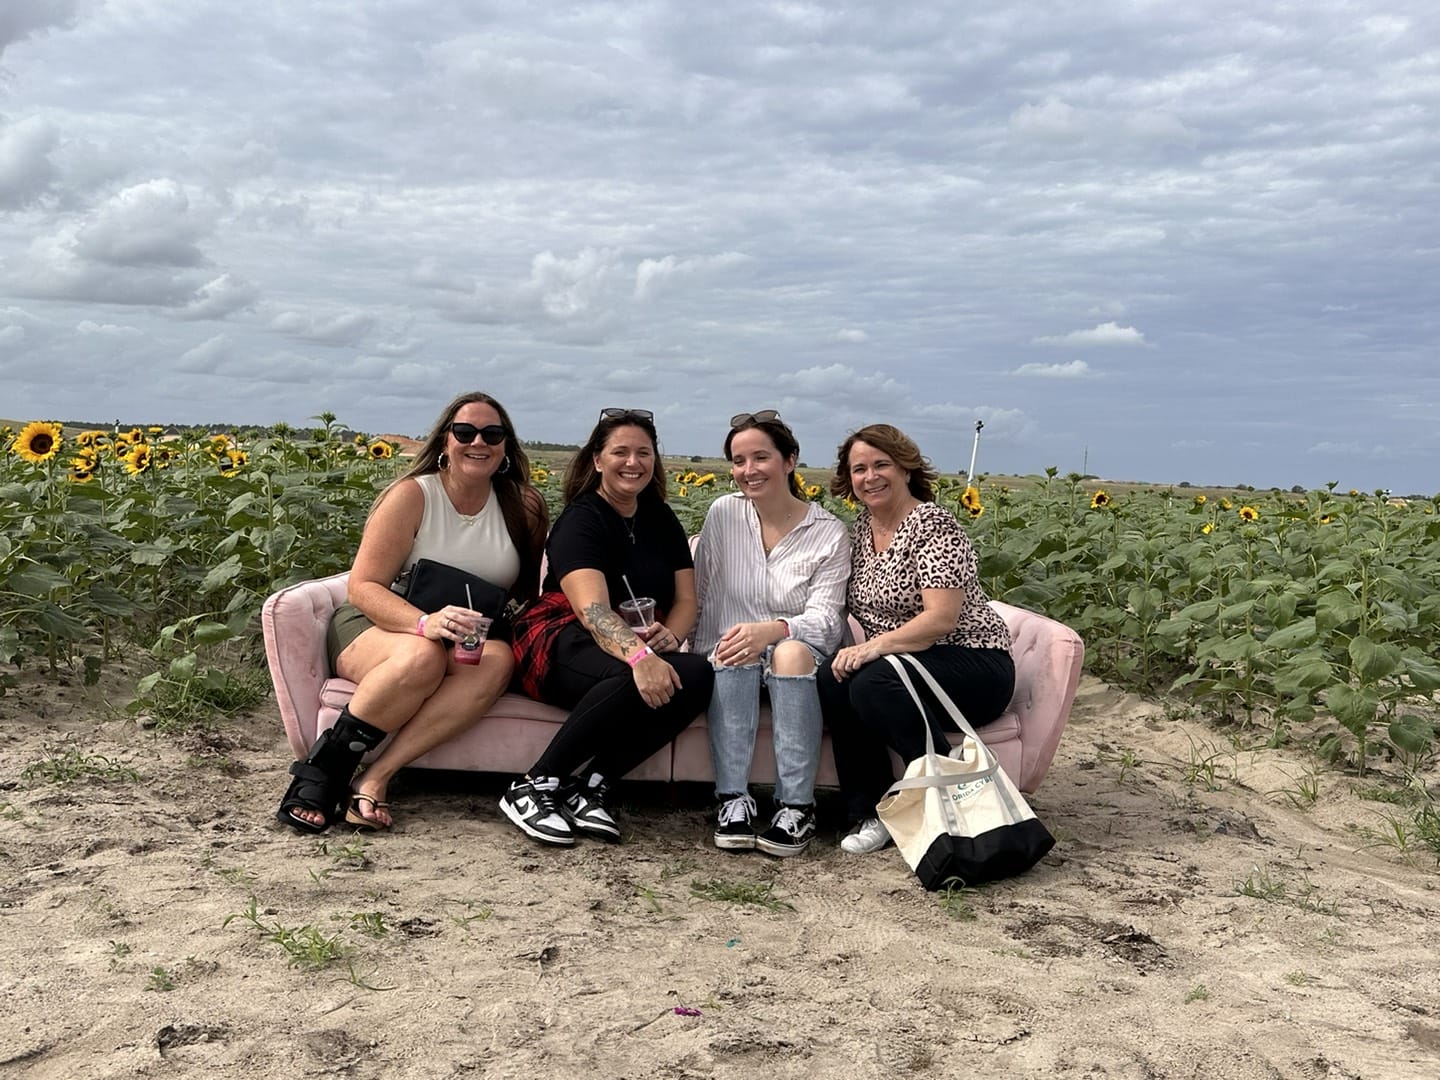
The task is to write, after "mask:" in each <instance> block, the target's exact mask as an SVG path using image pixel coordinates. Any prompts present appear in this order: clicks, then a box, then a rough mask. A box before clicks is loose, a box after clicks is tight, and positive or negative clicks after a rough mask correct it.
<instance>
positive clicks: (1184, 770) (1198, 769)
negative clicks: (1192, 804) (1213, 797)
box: [1180, 738, 1225, 791]
mask: <svg viewBox="0 0 1440 1080" xmlns="http://www.w3.org/2000/svg"><path fill="white" fill-rule="evenodd" d="M1224 757H1225V751H1224V750H1217V749H1216V748H1215V744H1214V743H1209V742H1202V743H1197V742H1196V741H1195V740H1194V739H1193V738H1192V739H1191V740H1190V761H1189V763H1188V764H1186V765H1182V766H1181V768H1180V775H1181V776H1182V777H1183V778H1184V780H1185V783H1187V784H1190V785H1192V786H1194V785H1195V784H1199V785H1200V786H1202V787H1203V788H1204V789H1205V790H1206V791H1219V790H1220V789H1221V787H1222V786H1223V785H1222V784H1221V777H1220V761H1221V759H1222V758H1224Z"/></svg>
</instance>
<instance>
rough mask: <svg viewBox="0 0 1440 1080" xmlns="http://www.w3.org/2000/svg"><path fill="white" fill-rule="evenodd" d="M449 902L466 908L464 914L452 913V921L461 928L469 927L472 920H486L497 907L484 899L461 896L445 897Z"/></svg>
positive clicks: (446, 901)
mask: <svg viewBox="0 0 1440 1080" xmlns="http://www.w3.org/2000/svg"><path fill="white" fill-rule="evenodd" d="M445 903H447V904H460V905H461V906H462V907H464V908H465V913H464V914H463V915H451V916H450V921H451V922H453V923H454V924H455V925H456V926H458V927H460V928H461V929H469V927H470V924H471V923H472V922H484V921H485V920H486V919H488V918H490V916H492V915H494V914H495V909H494V908H492V907H491V906H490V905H489V904H486V903H485V902H484V901H482V900H471V899H461V898H460V897H449V896H447V897H446V898H445Z"/></svg>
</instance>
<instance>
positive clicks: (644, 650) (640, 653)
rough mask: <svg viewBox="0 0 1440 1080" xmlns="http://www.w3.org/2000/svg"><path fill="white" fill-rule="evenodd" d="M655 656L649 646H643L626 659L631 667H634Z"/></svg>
mask: <svg viewBox="0 0 1440 1080" xmlns="http://www.w3.org/2000/svg"><path fill="white" fill-rule="evenodd" d="M654 655H655V653H654V652H653V651H652V650H651V648H650V646H649V645H641V646H640V648H638V649H636V650H635V651H634V652H633V653H631V654H630V655H629V656H627V657H625V662H626V663H627V664H629V665H630V666H631V667H634V666H635V665H636V664H638V663H639V662H640V661H641V660H644V659H645V657H647V656H654Z"/></svg>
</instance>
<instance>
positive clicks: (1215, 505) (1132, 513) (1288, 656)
mask: <svg viewBox="0 0 1440 1080" xmlns="http://www.w3.org/2000/svg"><path fill="white" fill-rule="evenodd" d="M316 419H318V420H321V421H322V422H323V426H321V427H318V428H315V429H311V430H306V431H296V430H292V429H290V428H288V427H286V426H284V425H277V426H276V427H274V428H272V429H269V430H268V431H267V432H265V433H264V434H263V435H262V436H259V437H254V438H250V439H248V440H245V441H243V442H242V441H239V440H237V439H236V438H235V437H233V436H232V435H231V434H228V433H225V432H216V431H202V430H178V431H177V430H175V429H168V428H166V429H162V428H158V427H152V428H134V429H130V430H126V431H86V432H78V433H71V434H66V433H65V432H64V431H62V429H61V427H60V425H58V424H53V423H49V422H36V423H31V424H28V425H26V426H25V427H24V428H23V429H21V430H19V431H8V430H7V431H4V432H0V449H3V453H0V596H3V604H0V665H9V666H14V665H29V666H34V665H46V666H48V668H49V669H50V670H52V671H58V670H61V669H65V670H71V669H75V670H80V671H83V673H84V674H85V675H86V677H87V678H89V679H92V680H93V679H94V678H95V677H96V676H97V675H98V673H99V671H100V670H101V668H102V667H103V666H104V665H105V664H107V663H109V662H110V661H111V660H113V659H114V658H116V657H117V656H118V655H127V656H129V655H134V654H135V652H136V651H137V650H138V651H143V653H144V654H146V656H147V657H148V658H152V659H149V660H148V662H149V665H150V667H151V668H152V669H153V670H151V671H150V672H149V673H148V674H146V675H145V677H144V678H143V679H142V680H141V682H140V687H139V700H140V701H141V702H144V703H146V704H147V706H148V707H150V708H152V709H153V708H154V707H155V706H156V705H157V703H163V702H166V701H169V702H172V703H173V702H174V701H176V700H180V701H186V700H190V699H192V698H194V699H197V700H199V701H201V702H206V701H214V700H220V699H224V698H225V696H226V694H227V692H228V691H230V690H232V689H233V688H234V687H235V686H236V685H237V682H244V683H246V685H250V686H254V685H255V684H256V681H257V679H256V677H257V673H258V672H259V664H260V660H259V658H260V656H261V654H262V650H261V649H260V647H259V645H258V638H259V630H258V612H259V609H260V605H261V603H262V602H263V600H264V598H265V596H266V595H268V594H269V593H270V592H272V591H274V590H275V589H277V588H279V587H281V586H283V585H286V584H289V583H291V582H294V581H298V580H302V579H305V578H310V577H319V576H322V575H325V574H330V573H334V572H337V571H340V570H344V569H346V568H347V567H348V566H349V563H350V560H351V559H352V558H353V555H354V552H355V549H356V546H357V545H358V543H359V536H360V530H361V527H362V525H363V522H364V519H365V515H366V512H367V511H368V509H369V507H370V504H371V502H372V501H373V499H374V497H375V494H376V492H377V491H378V490H379V488H380V487H381V486H383V485H384V484H385V483H386V482H388V481H389V480H390V479H392V478H393V477H394V476H395V475H396V474H397V472H398V471H399V470H400V469H401V468H402V467H403V465H404V462H403V461H402V460H401V459H400V458H399V457H397V456H396V455H395V448H394V447H392V446H390V445H389V444H388V443H385V442H383V441H381V440H372V439H367V438H365V437H363V436H359V437H356V438H354V439H352V440H350V441H345V440H342V439H341V438H340V437H339V435H338V431H339V429H338V427H337V425H336V423H335V418H334V417H333V415H331V414H328V413H327V414H323V415H322V416H321V417H317V418H316ZM561 475H562V473H561V472H560V471H559V470H558V469H557V470H554V471H552V467H551V465H550V464H549V463H547V462H544V461H539V460H537V462H536V464H535V465H534V467H533V469H532V480H533V482H534V483H535V484H536V486H537V487H538V488H539V489H540V490H541V491H542V492H543V493H544V494H545V496H546V499H547V502H548V503H549V505H550V510H551V514H552V517H553V515H555V514H556V513H558V511H559V509H560V507H559V498H560V481H561ZM667 480H668V482H669V490H670V498H671V505H672V506H673V507H674V509H675V511H676V513H677V514H678V515H679V517H680V519H681V521H682V523H683V524H684V525H685V527H686V528H687V530H689V531H690V532H692V533H693V532H695V531H697V530H698V529H699V528H700V525H701V523H702V522H703V521H704V516H705V511H706V509H707V508H708V507H709V505H710V503H711V502H712V501H713V500H714V499H715V498H716V497H717V496H719V495H721V494H724V493H725V492H727V491H730V490H732V487H731V484H730V481H729V477H728V476H727V475H725V474H724V473H714V472H706V473H699V472H696V471H694V470H692V469H680V470H677V471H672V472H670V473H669V475H668V477H667ZM802 484H803V489H804V491H805V494H806V496H807V497H808V498H810V499H812V500H814V501H817V502H820V503H822V504H823V505H825V506H826V507H828V508H829V509H831V510H832V511H834V512H835V513H836V514H837V515H838V516H840V517H841V518H843V519H846V520H848V519H851V518H853V516H854V513H855V509H856V508H855V506H854V505H853V504H849V503H847V502H845V501H843V500H839V499H835V498H834V497H832V496H831V495H829V494H828V492H827V491H826V490H825V489H824V488H823V487H822V485H820V484H816V483H811V482H809V481H804V480H802ZM938 498H939V501H940V502H941V503H943V504H944V505H946V506H948V507H949V508H950V509H951V510H952V511H953V512H954V513H955V514H956V515H957V517H959V518H960V519H961V520H962V521H964V522H966V523H967V526H968V528H969V529H970V532H971V535H972V537H973V539H974V541H975V545H976V548H977V550H978V552H979V555H980V567H981V575H982V579H983V582H984V585H985V587H986V590H987V591H988V592H989V594H990V595H991V596H992V597H994V598H995V599H999V600H1004V601H1006V602H1009V603H1012V604H1015V605H1018V606H1021V607H1026V608H1031V609H1033V610H1036V611H1040V612H1043V613H1045V614H1047V615H1049V616H1051V617H1052V618H1055V619H1058V620H1060V621H1061V622H1064V623H1067V624H1069V625H1070V626H1073V627H1074V628H1075V629H1076V630H1077V631H1079V633H1080V634H1081V636H1082V637H1083V638H1084V639H1085V642H1086V650H1087V654H1086V664H1087V667H1088V668H1089V669H1090V670H1091V671H1092V672H1094V673H1095V674H1097V675H1100V676H1102V677H1104V678H1106V679H1108V680H1111V681H1113V682H1115V683H1118V684H1120V685H1123V686H1125V687H1127V688H1131V689H1137V690H1140V691H1142V692H1146V693H1152V694H1165V695H1171V694H1173V695H1177V696H1180V697H1182V698H1183V699H1185V700H1186V701H1188V702H1189V703H1190V704H1192V705H1193V706H1194V707H1196V708H1197V709H1199V710H1202V711H1203V712H1205V713H1207V714H1209V715H1210V716H1212V717H1215V718H1217V719H1219V720H1221V721H1224V722H1229V723H1231V724H1234V725H1235V726H1236V727H1238V728H1240V729H1244V730H1249V731H1250V732H1252V733H1253V734H1254V736H1255V737H1256V738H1257V740H1258V741H1259V742H1262V743H1269V744H1271V745H1279V744H1280V743H1283V742H1285V741H1287V740H1292V739H1297V738H1300V739H1304V740H1305V741H1307V742H1310V743H1312V744H1313V745H1314V747H1315V749H1316V750H1317V751H1318V752H1320V753H1321V754H1322V756H1324V757H1326V758H1328V759H1331V760H1336V761H1345V762H1347V763H1349V764H1350V765H1351V766H1352V767H1354V768H1355V769H1357V770H1358V771H1361V772H1363V771H1364V769H1365V768H1366V766H1367V763H1370V762H1372V761H1374V760H1377V756H1379V755H1383V756H1385V757H1387V758H1390V759H1394V760H1398V761H1399V762H1401V764H1402V765H1405V766H1407V767H1409V768H1412V769H1418V768H1420V767H1421V766H1422V765H1423V764H1425V763H1427V762H1430V761H1432V760H1433V758H1434V755H1435V752H1436V742H1435V697H1434V695H1435V691H1436V690H1437V689H1440V663H1437V662H1436V659H1435V657H1434V655H1433V653H1434V633H1433V630H1432V629H1431V628H1432V627H1433V626H1435V625H1436V624H1437V621H1440V515H1437V512H1436V506H1437V500H1435V499H1429V500H1411V501H1408V502H1407V501H1405V500H1397V499H1389V498H1386V497H1385V496H1384V494H1383V493H1375V494H1366V493H1361V492H1358V491H1350V492H1348V493H1343V492H1337V491H1335V490H1334V485H1331V487H1330V488H1327V489H1324V490H1319V491H1311V492H1308V493H1304V494H1291V493H1288V492H1280V491H1271V492H1268V493H1263V492H1261V493H1257V492H1254V491H1250V490H1245V489H1236V490H1235V491H1232V492H1229V493H1228V494H1221V493H1215V494H1193V493H1191V492H1188V491H1186V490H1185V489H1183V488H1182V489H1174V488H1170V489H1160V488H1154V489H1144V490H1139V491H1134V492H1130V493H1128V494H1119V493H1111V492H1109V491H1107V490H1105V489H1104V488H1103V487H1099V486H1096V485H1095V484H1093V483H1086V482H1085V481H1084V480H1083V478H1081V477H1079V476H1077V475H1074V474H1072V475H1071V476H1069V477H1060V476H1058V475H1057V473H1056V470H1054V469H1050V470H1047V472H1046V475H1044V476H1042V477H1033V478H1025V479H1024V481H1023V482H1021V481H1016V482H1014V485H1013V487H1012V486H1009V485H1007V484H1001V483H994V482H987V481H985V480H984V479H983V478H981V480H980V481H979V483H978V485H977V486H967V485H966V484H964V483H962V482H958V481H955V480H951V479H948V478H946V479H942V480H941V482H940V484H939V490H938ZM0 680H9V681H10V682H12V683H13V676H12V675H7V674H5V673H4V672H3V671H0ZM258 684H259V685H260V687H261V688H262V692H263V686H264V679H263V676H260V677H259V679H258ZM3 688H4V683H3V682H0V692H3Z"/></svg>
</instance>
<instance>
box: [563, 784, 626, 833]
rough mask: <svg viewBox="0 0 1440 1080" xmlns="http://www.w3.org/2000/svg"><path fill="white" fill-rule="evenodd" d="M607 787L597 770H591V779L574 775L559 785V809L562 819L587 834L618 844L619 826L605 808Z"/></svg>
mask: <svg viewBox="0 0 1440 1080" xmlns="http://www.w3.org/2000/svg"><path fill="white" fill-rule="evenodd" d="M608 790H609V787H608V785H607V784H606V783H605V778H604V777H603V776H601V775H600V774H599V773H591V774H590V779H588V780H585V781H581V779H580V778H579V777H578V776H577V777H575V778H574V779H572V780H570V781H569V782H568V783H567V784H566V785H565V786H564V787H563V788H562V789H561V792H560V813H562V814H564V815H565V820H566V821H568V822H569V823H570V824H571V825H572V826H573V827H574V828H576V829H579V830H580V831H581V832H583V833H585V834H586V835H587V836H593V837H595V838H597V839H599V840H608V841H609V842H610V843H612V844H618V843H619V842H620V826H618V825H616V824H615V819H614V818H613V817H611V816H610V812H609V811H608V810H606V809H605V795H606V792H607V791H608Z"/></svg>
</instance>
